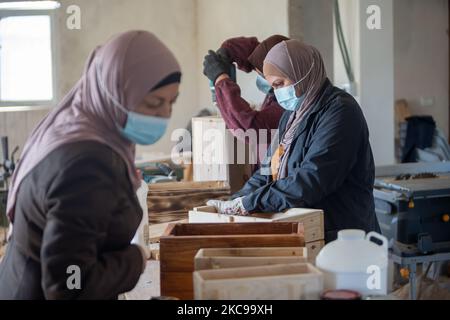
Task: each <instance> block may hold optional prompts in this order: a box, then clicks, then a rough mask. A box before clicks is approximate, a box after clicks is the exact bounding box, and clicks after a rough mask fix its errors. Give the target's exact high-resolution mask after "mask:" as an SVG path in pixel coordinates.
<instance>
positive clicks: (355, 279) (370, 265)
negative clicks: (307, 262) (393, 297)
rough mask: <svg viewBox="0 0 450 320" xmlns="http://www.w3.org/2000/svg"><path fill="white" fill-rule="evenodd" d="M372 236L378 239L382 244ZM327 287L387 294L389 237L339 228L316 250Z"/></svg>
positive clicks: (365, 294)
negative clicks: (336, 235)
mask: <svg viewBox="0 0 450 320" xmlns="http://www.w3.org/2000/svg"><path fill="white" fill-rule="evenodd" d="M372 239H377V240H378V241H380V242H381V245H379V244H376V243H375V242H373V241H372ZM316 266H317V267H318V268H319V269H320V270H321V271H322V272H323V273H324V287H325V289H326V290H343V289H344V290H352V291H356V292H359V293H360V294H361V295H363V296H367V295H386V294H387V274H388V272H387V268H388V241H387V239H386V238H385V237H383V236H382V235H380V234H378V233H376V232H369V233H368V234H367V235H366V234H365V232H364V231H362V230H342V231H339V232H338V238H337V240H335V241H332V242H330V243H328V244H327V245H326V246H325V247H324V248H323V249H322V250H321V251H320V252H319V254H318V256H317V258H316Z"/></svg>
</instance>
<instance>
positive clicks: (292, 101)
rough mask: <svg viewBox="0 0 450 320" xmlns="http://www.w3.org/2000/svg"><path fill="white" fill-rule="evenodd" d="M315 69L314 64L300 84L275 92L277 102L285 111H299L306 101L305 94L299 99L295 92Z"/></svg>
mask: <svg viewBox="0 0 450 320" xmlns="http://www.w3.org/2000/svg"><path fill="white" fill-rule="evenodd" d="M313 67H314V62H313V63H312V65H311V68H310V69H309V71H308V73H307V74H306V75H305V76H304V77H303V78H301V79H300V80H299V81H298V82H296V83H294V84H292V85H290V86H287V87H283V88H280V89H276V90H275V97H276V98H277V102H278V104H279V105H280V106H281V107H283V109H286V110H288V111H295V110H297V108H298V107H300V106H301V104H302V103H303V100H305V94H303V95H301V96H300V97H297V94H296V92H295V86H297V85H299V84H300V83H301V82H302V81H303V80H305V79H306V77H307V76H308V75H309V74H310V73H311V70H312V68H313Z"/></svg>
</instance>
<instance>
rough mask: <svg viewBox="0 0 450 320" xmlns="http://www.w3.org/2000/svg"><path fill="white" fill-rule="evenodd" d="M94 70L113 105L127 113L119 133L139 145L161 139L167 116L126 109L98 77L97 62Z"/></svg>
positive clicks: (165, 127) (164, 130) (98, 77)
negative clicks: (123, 125) (156, 115)
mask: <svg viewBox="0 0 450 320" xmlns="http://www.w3.org/2000/svg"><path fill="white" fill-rule="evenodd" d="M96 71H97V80H98V82H99V84H100V87H101V88H102V90H103V92H104V93H105V94H106V95H107V96H108V98H109V99H110V100H111V101H112V102H113V104H114V106H116V107H117V108H119V109H120V110H121V111H123V112H124V113H126V114H127V122H126V123H125V127H124V128H121V127H119V126H118V127H119V131H120V132H121V134H122V135H123V136H124V137H125V138H127V139H128V140H130V141H131V142H134V143H137V144H141V145H150V144H154V143H156V142H157V141H158V140H159V139H161V137H162V136H163V135H164V133H165V132H166V129H167V124H168V122H169V120H168V119H167V118H162V117H154V116H148V115H144V114H140V113H137V112H132V111H129V110H127V109H126V108H125V107H124V106H122V105H121V104H120V102H119V101H117V100H116V98H114V97H113V95H112V94H111V93H110V92H109V91H108V89H107V88H106V86H105V84H104V83H103V81H102V78H101V77H100V68H99V66H98V64H96Z"/></svg>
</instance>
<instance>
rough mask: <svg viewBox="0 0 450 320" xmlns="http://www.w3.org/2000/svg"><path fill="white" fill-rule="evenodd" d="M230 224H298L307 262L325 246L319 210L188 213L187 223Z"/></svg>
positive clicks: (204, 210)
mask: <svg viewBox="0 0 450 320" xmlns="http://www.w3.org/2000/svg"><path fill="white" fill-rule="evenodd" d="M231 222H239V223H244V222H300V223H302V224H303V227H304V230H305V247H306V248H307V249H308V260H309V262H311V263H314V262H315V258H316V256H317V255H318V253H319V251H320V250H321V249H322V248H323V246H324V245H325V241H324V239H325V231H324V217H323V211H322V210H319V209H305V208H293V209H289V210H287V211H285V212H279V213H255V214H251V215H249V216H232V215H224V214H218V213H217V210H216V208H214V207H209V206H204V207H198V208H194V209H193V210H191V211H189V223H231Z"/></svg>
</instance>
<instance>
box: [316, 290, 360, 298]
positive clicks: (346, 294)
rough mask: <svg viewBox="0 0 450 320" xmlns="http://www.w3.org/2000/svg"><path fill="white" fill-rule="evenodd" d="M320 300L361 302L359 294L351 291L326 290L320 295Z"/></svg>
mask: <svg viewBox="0 0 450 320" xmlns="http://www.w3.org/2000/svg"><path fill="white" fill-rule="evenodd" d="M320 299H321V300H361V299H362V297H361V294H360V293H359V292H356V291H351V290H327V291H324V292H323V293H322V294H321V295H320Z"/></svg>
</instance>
